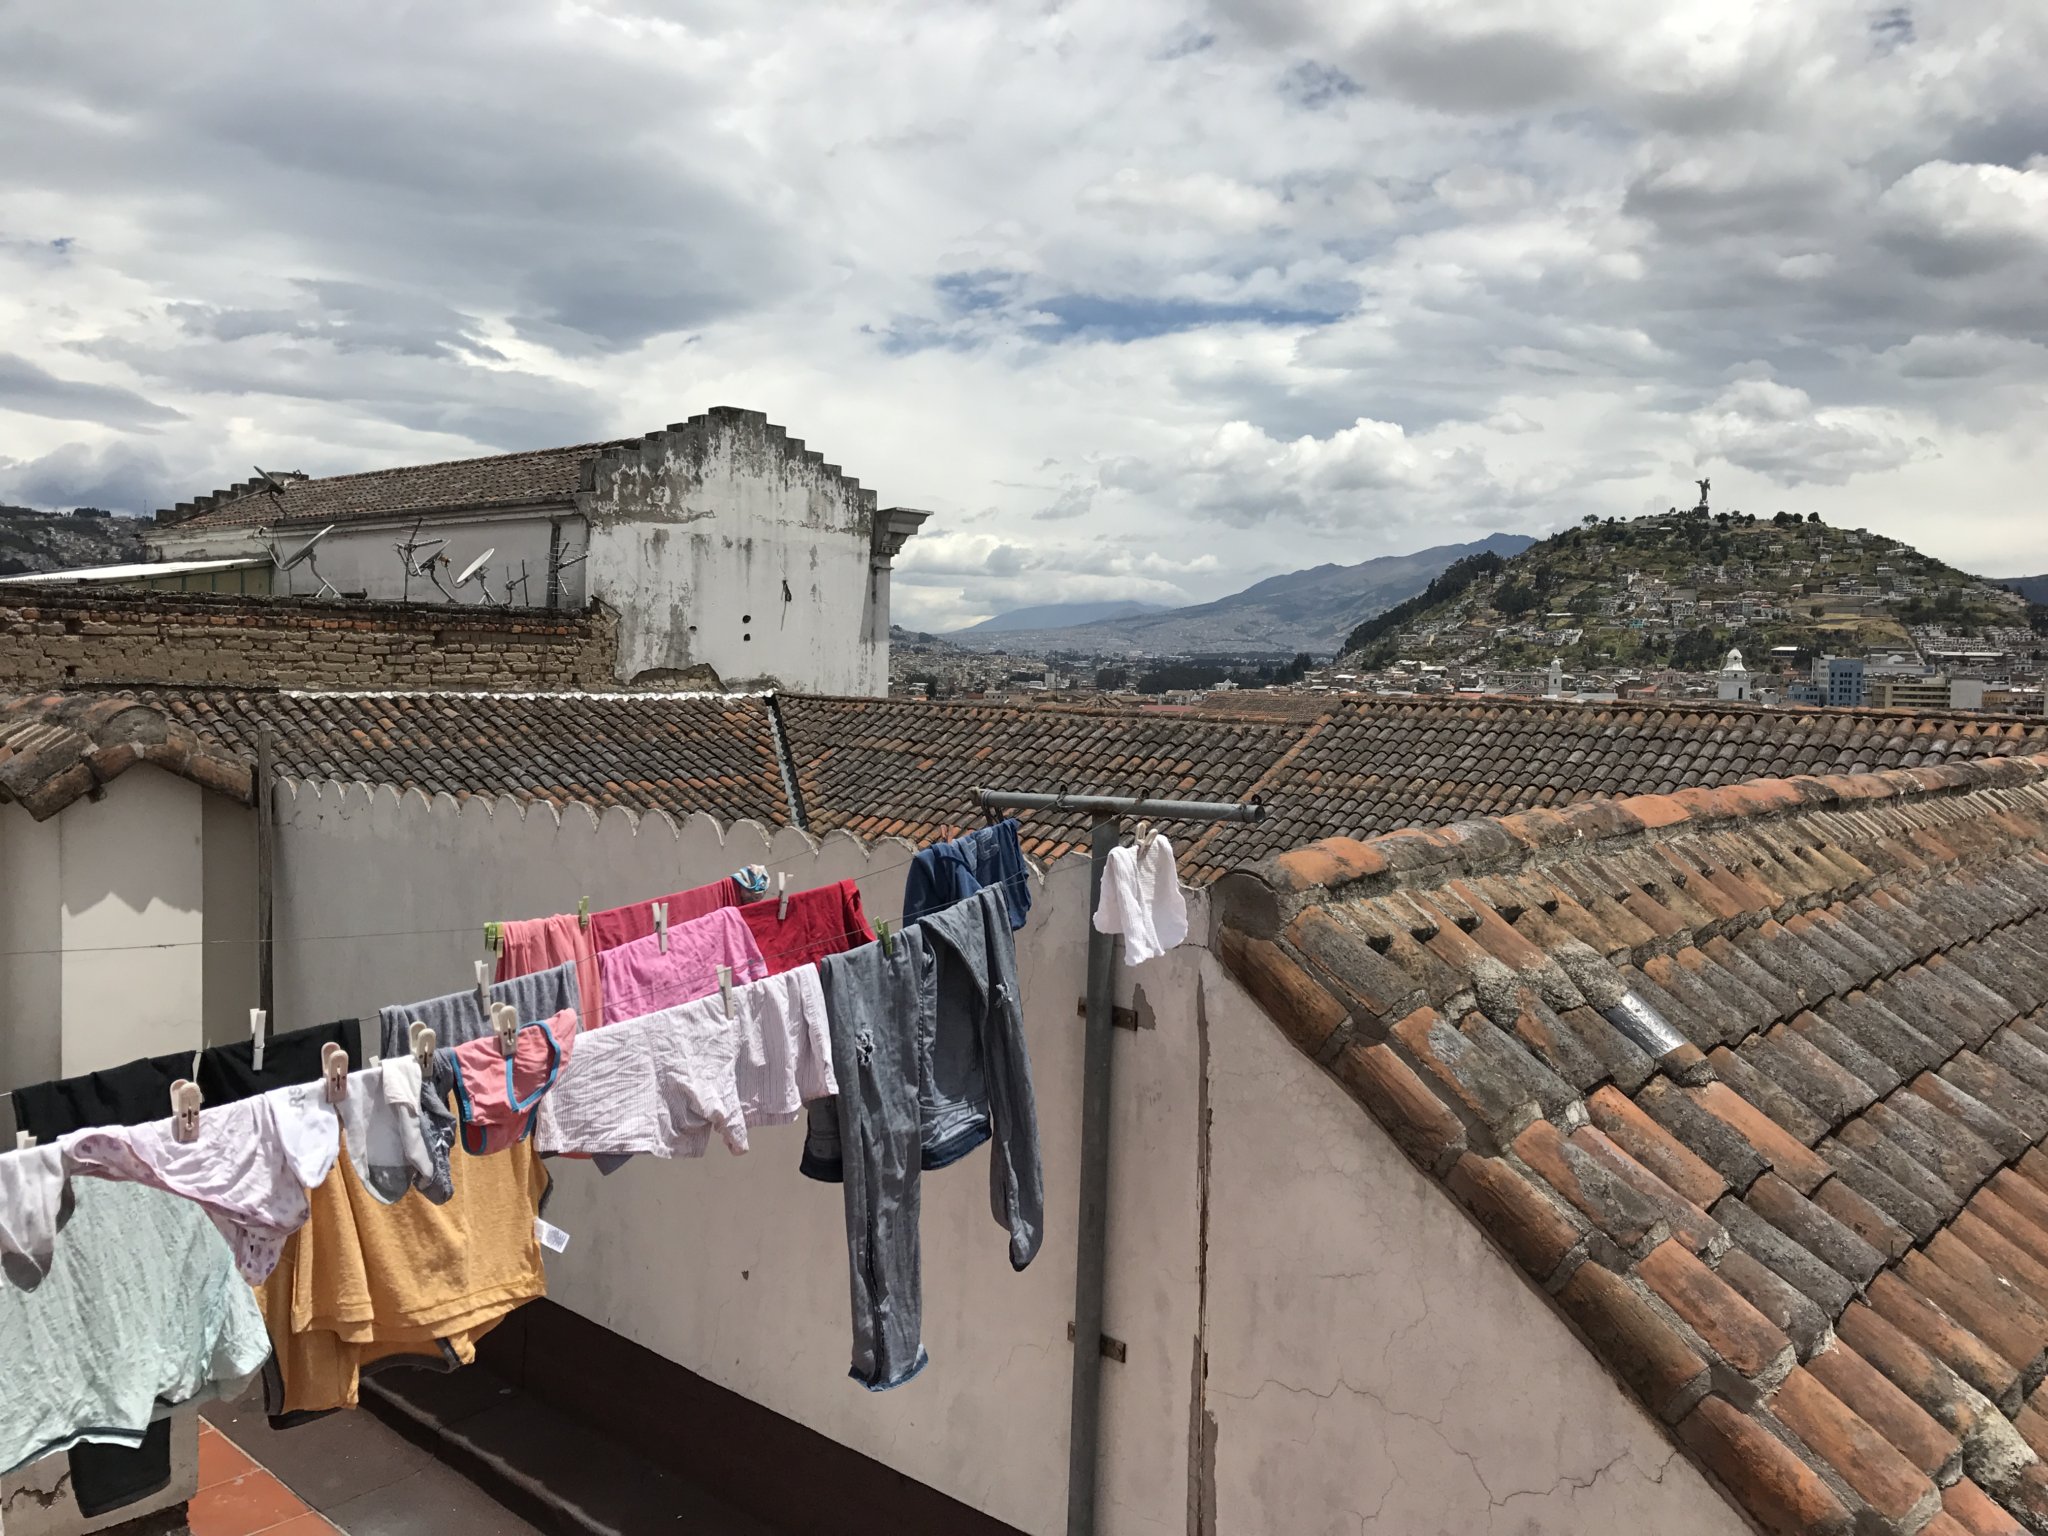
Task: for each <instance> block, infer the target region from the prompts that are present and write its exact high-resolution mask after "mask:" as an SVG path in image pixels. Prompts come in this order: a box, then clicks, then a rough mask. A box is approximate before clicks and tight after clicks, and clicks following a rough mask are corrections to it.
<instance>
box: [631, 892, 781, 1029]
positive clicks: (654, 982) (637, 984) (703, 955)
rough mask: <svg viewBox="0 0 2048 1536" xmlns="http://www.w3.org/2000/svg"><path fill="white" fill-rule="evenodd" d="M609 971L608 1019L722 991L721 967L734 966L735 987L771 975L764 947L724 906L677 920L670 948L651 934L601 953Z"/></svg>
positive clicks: (670, 935)
mask: <svg viewBox="0 0 2048 1536" xmlns="http://www.w3.org/2000/svg"><path fill="white" fill-rule="evenodd" d="M597 965H598V969H599V970H600V971H601V972H602V973H603V975H604V995H605V1015H604V1017H605V1022H606V1023H608V1024H609V1023H617V1022H618V1021H619V1020H621V1019H639V1018H645V1017H646V1016H647V1015H648V1014H650V1013H659V1012H660V1011H661V1010H662V1009H664V1008H675V1007H679V1006H680V1005H682V1004H684V1003H687V1002H692V1001H694V1000H696V999H697V998H700V997H708V996H710V995H711V994H712V993H713V992H716V991H717V990H718V968H719V967H720V966H721V965H729V966H731V967H732V979H733V985H734V986H739V985H742V984H743V983H746V982H749V981H758V980H759V979H760V978H761V977H763V976H765V975H767V974H768V966H767V962H766V961H764V960H763V959H762V958H761V946H760V945H759V944H757V943H755V942H754V935H753V931H752V930H751V929H750V928H749V927H748V926H747V924H746V921H745V920H744V919H743V918H742V917H741V916H740V914H739V912H738V911H736V910H735V909H734V908H732V907H720V908H719V909H718V910H717V911H714V912H708V913H706V914H705V915H704V916H703V917H699V918H695V919H693V920H691V921H690V922H687V923H684V924H682V925H680V926H677V925H676V924H675V923H673V922H671V923H670V925H669V930H668V949H667V951H666V952H664V951H663V950H662V947H661V941H660V939H658V938H657V937H656V936H655V935H653V934H651V933H650V934H649V935H648V936H647V937H646V938H644V939H635V940H633V942H632V943H630V944H621V945H620V946H619V947H618V948H617V949H608V950H605V951H604V952H603V953H602V954H600V955H599V956H598V957H597Z"/></svg>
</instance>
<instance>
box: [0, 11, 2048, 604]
mask: <svg viewBox="0 0 2048 1536" xmlns="http://www.w3.org/2000/svg"><path fill="white" fill-rule="evenodd" d="M2044 74H2048V6H2042V5H2040V4H2037V3H2029V0H1947V3H1945V4H1943V5H1941V6H1933V5H1926V6H1921V5H1917V4H1916V5H1911V6H1908V5H1851V4H1841V3H1837V0H1775V3H1770V4H1758V3H1744V0H1671V3H1668V4H1665V5H1661V6H1656V7H1645V6H1642V5H1640V4H1638V3H1635V0H1216V3H1213V4H1207V5H1203V4H1196V3H1175V0H1082V3H1078V4H1059V3H1047V4H1039V5H1025V4H1010V3H1006V0H988V3H976V4H963V3H952V0H922V3H919V4H915V5H891V4H883V3H877V4H863V5H855V6H847V5H817V6H809V5H800V4H780V5H762V4H759V3H740V0H711V3H704V4H676V5H656V4H641V5H634V4H626V3H619V4H609V3H592V4H559V5H546V4H531V3H527V0H488V3H482V0H436V3H433V4H395V3H378V0H349V3H347V4H321V3H309V4H301V5H290V6H279V5H276V4H274V3H270V0H247V3H233V0H193V3H191V4H180V5H161V4H158V5H145V4H142V3H139V0H136V3H122V4H113V3H102V0H67V3H66V4H64V5H61V6H56V5H41V6H37V5H21V6H11V7H4V8H0V501H19V502H26V503H30V504H33V505H40V506H56V507H64V506H70V505H73V504H76V503H89V504H99V505H108V506H113V507H115V508H117V509H122V510H133V509H143V508H153V507H155V506H158V505H163V504H167V503H169V502H171V501H174V500H178V499H182V498H185V497H189V496H191V495H193V494H194V493H196V492H200V491H204V490H207V489H210V488H212V487H213V486H215V485H217V484H223V483H226V482H228V481H231V480H235V479H239V478H242V477H243V476H245V475H246V474H247V473H248V471H249V467H250V466H251V465H252V464H262V465H264V466H265V467H267V468H289V469H303V470H306V471H309V472H312V473H316V474H317V473H333V472H340V471H346V470H354V469H364V468H374V467H377V466H380V465H384V464H390V463H403V462H418V461H425V460H432V459H443V458H456V457H466V456H469V455H472V454H479V453H489V452H500V451H507V450H512V449H518V448H527V447H539V446H547V445H554V444H559V443H566V442H575V441H580V440H585V439H590V438H598V437H605V436H612V435H623V434H628V433H633V432H638V431H645V430H648V429H650V428H653V427H657V426H660V425H662V424H664V423H666V422H670V421H676V420H680V419H681V418H682V417H684V416H687V415H690V414H692V413H693V412H696V411H700V410H702V409H704V408H705V407H707V406H710V405H715V404H723V405H740V406H746V407H750V408H753V409H758V410H763V411H766V412H767V413H768V415H769V417H770V419H772V420H774V421H777V422H780V423H783V424H785V425H786V426H787V427H789V429H790V430H791V431H792V432H793V433H796V434H798V435H800V436H802V437H804V438H806V439H807V440H808V441H809V442H810V443H811V445H812V446H814V447H817V448H819V449H822V450H823V451H824V452H825V454H826V455H827V456H828V457H829V458H831V459H833V460H835V461H836V462H838V463H840V464H842V465H844V466H845V467H846V469H847V470H848V471H849V472H850V473H852V474H855V475H858V476H859V477H860V478H861V479H862V480H863V481H864V482H865V483H867V484H869V485H871V486H874V487H876V488H877V489H878V490H879V492H880V494H881V497H882V500H883V503H884V504H885V505H888V504H902V505H909V506H922V507H929V508H932V509H934V510H935V511H937V512H938V513H939V514H940V515H939V516H938V517H936V518H934V520H933V522H932V523H931V524H930V525H928V531H927V532H926V533H924V534H923V535H921V536H920V537H919V538H918V539H916V540H915V541H914V542H913V544H912V546H911V549H910V551H909V552H908V553H907V554H906V555H905V557H904V559H903V561H902V562H901V567H900V574H899V584H898V588H897V593H898V596H897V606H898V612H899V615H900V617H901V618H902V619H904V620H905V621H906V622H910V623H914V624H919V625H924V626H928V627H946V626H949V625H951V624H953V623H955V622H964V621H968V620H971V619H973V618H976V617H979V616H983V615H986V614H988V613H990V612H993V611H995V610H997V609H999V608H1001V607H1005V606H1013V605H1015V604H1017V603H1022V602H1035V601H1047V600H1054V599H1062V598H1066V599H1076V598H1092V597H1143V598H1150V599H1152V600H1155V601H1163V602H1175V601H1186V600H1200V599H1205V598H1209V597H1213V596H1218V595H1221V594H1222V593H1225V592H1228V591H1232V590H1235V589H1236V588H1238V587H1241V586H1243V585H1245V584H1246V583H1247V582H1248V581H1250V580H1253V579H1256V578H1257V577H1260V576H1264V575H1270V574H1272V573H1274V572H1276V571H1281V570H1287V569H1292V568H1294V567H1298V566H1303V565H1310V564H1316V563H1320V562H1323V561H1332V560H1334V561H1344V562H1349V561H1355V560H1361V559H1364V558H1367V557H1369V556H1372V555H1376V554H1386V553H1393V552H1399V551H1405V550H1409V549H1414V548H1418V547H1421V546H1424V545H1428V544H1435V543H1444V542H1449V541H1452V540H1459V539H1465V538H1471V537H1477V536H1479V535H1481V534H1484V533H1486V532H1488V531H1491V530H1494V529H1512V530H1524V531H1531V532H1540V531H1543V530H1545V529H1549V528H1554V527H1556V526H1559V525H1561V524H1563V523H1566V522H1570V521H1574V520H1576V519H1577V518H1579V517H1581V516H1583V515H1584V514H1585V513H1587V512H1598V513H1601V514H1609V513H1615V514H1633V513H1639V512H1643V511H1649V510H1661V509H1662V508H1664V507H1666V506H1669V505H1671V504H1673V503H1676V502H1680V501H1685V500H1689V499H1690V497H1691V491H1692V480H1693V479H1694V477H1695V476H1697V475H1711V476H1712V477H1713V480H1714V486H1715V502H1716V505H1717V506H1722V507H1732V508H1740V509H1743V510H1747V511H1755V512H1763V513H1769V512H1772V511H1776V510H1779V509H1780V508H1789V509H1796V510H1800V511H1806V510H1819V511H1820V512H1821V513H1822V515H1823V516H1824V517H1826V518H1828V519H1829V520H1830V521H1839V522H1844V523H1848V524H1852V525H1860V526H1866V527H1871V528H1876V529H1880V530H1883V531H1885V532H1889V533H1893V534H1896V535H1898V536H1900V537H1903V538H1907V539H1910V540H1913V541H1914V542H1916V543H1919V544H1920V545H1922V546H1923V547H1924V548H1926V549H1928V550H1930V551H1931V552H1933V553H1936V554H1939V555H1942V556H1944V557H1946V558H1948V559H1951V560H1954V561H1956V562H1957V563H1959V564H1962V565H1965V566H1967V567H1971V568H1974V569H1978V570H1984V571H1990V572H1993V573H1998V574H2006V573H2017V572H2019V571H2022V570H2024V571H2026V572H2033V571H2037V570H2044V569H2048V509H2044V496H2043V486H2044V484H2048V446H2044V433H2043V430H2042V426H2043V423H2044V421H2048V412H2044V405H2048V92H2044V91H2043V89H2042V87H2041V81H2042V79H2043V78H2044Z"/></svg>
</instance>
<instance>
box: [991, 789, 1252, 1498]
mask: <svg viewBox="0 0 2048 1536" xmlns="http://www.w3.org/2000/svg"><path fill="white" fill-rule="evenodd" d="M974 798H975V800H976V802H977V803H978V804H979V805H980V807H981V808H982V810H983V811H985V812H989V813H991V814H993V813H994V812H996V811H1085V812H1087V813H1088V814H1089V815H1090V816H1091V817H1093V818H1094V824H1093V826H1092V827H1091V829H1090V831H1089V838H1088V851H1089V871H1088V911H1089V914H1090V917H1091V921H1090V923H1089V925H1088V995H1087V997H1086V999H1085V1000H1084V1002H1083V1005H1082V1007H1083V1013H1084V1017H1085V1018H1086V1019H1087V1021H1088V1022H1087V1024H1086V1025H1085V1026H1084V1030H1085V1033H1084V1036H1083V1040H1082V1063H1083V1064H1082V1071H1081V1201H1080V1212H1079V1215H1078V1217H1077V1219H1076V1221H1075V1224H1074V1240H1075V1246H1076V1256H1075V1263H1074V1320H1073V1322H1072V1324H1071V1325H1070V1332H1069V1335H1068V1336H1069V1337H1070V1338H1073V1339H1094V1340H1099V1341H1101V1347H1099V1348H1095V1349H1086V1348H1082V1347H1080V1346H1079V1345H1078V1344H1077V1345H1076V1346H1075V1349H1074V1394H1073V1407H1072V1419H1071V1433H1070V1435H1069V1437H1068V1452H1067V1536H1095V1492H1096V1472H1097V1467H1098V1463H1099V1461H1100V1452H1101V1443H1102V1360H1103V1355H1104V1354H1105V1353H1106V1352H1109V1350H1110V1346H1111V1345H1115V1346H1116V1350H1115V1352H1114V1354H1113V1355H1112V1358H1114V1359H1117V1360H1122V1359H1123V1349H1122V1345H1121V1342H1120V1341H1118V1340H1114V1339H1110V1338H1109V1337H1108V1336H1107V1335H1106V1334H1104V1333H1103V1331H1102V1290H1103V1280H1104V1277H1105V1275H1106V1274H1107V1272H1108V1262H1109V1135H1110V1074H1111V1069H1112V1068H1113V1066H1114V1065H1115V1057H1114V1054H1113V1052H1112V1051H1111V1049H1110V1046H1111V1043H1112V1041H1113V1040H1114V1038H1115V1027H1116V1022H1117V1021H1116V1014H1117V1013H1118V1012H1123V1011H1128V1010H1119V1009H1117V1008H1116V1007H1115V985H1116V937H1115V936H1114V935H1113V934H1107V933H1098V932H1096V930H1095V925H1094V923H1093V921H1092V917H1093V914H1094V912H1095V909H1096V908H1097V907H1098V906H1100V905H1101V902H1102V871H1103V867H1104V866H1105V865H1106V864H1107V863H1108V862H1109V850H1110V849H1112V848H1114V847H1115V846H1116V845H1117V840H1118V838H1119V837H1121V836H1122V833H1123V827H1122V818H1123V817H1126V816H1141V817H1144V818H1146V819H1148V820H1159V821H1244V822H1252V821H1262V820H1264V819H1265V815H1266V808H1265V807H1264V806H1263V805H1261V804H1259V802H1258V801H1256V800H1254V801H1251V802H1250V803H1248V804H1244V805H1238V804H1234V803H1230V802H1227V801H1214V800H1155V799H1153V798H1152V797H1151V796H1150V795H1133V796H1121V795H1065V794H1060V795H1046V794H1026V793H1014V794H1013V793H1011V792H1010V791H1008V790H999V789H977V790H976V791H975V792H974ZM1132 1022H1133V1023H1135V1022H1136V1021H1135V1020H1133V1021H1132Z"/></svg>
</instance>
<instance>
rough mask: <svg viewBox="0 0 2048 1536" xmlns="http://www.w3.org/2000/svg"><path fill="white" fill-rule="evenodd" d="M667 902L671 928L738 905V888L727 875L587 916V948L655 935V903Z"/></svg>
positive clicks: (792, 901) (598, 948) (614, 946)
mask: <svg viewBox="0 0 2048 1536" xmlns="http://www.w3.org/2000/svg"><path fill="white" fill-rule="evenodd" d="M656 901H665V902H667V903H668V925H669V927H671V928H674V927H676V926H677V925H679V924H682V923H687V922H688V921H690V919H691V918H693V917H707V916H709V915H710V914H711V913H713V912H716V911H717V910H718V909H719V908H720V907H736V906H738V905H739V904H740V894H739V887H738V886H737V885H735V884H734V883H733V881H732V879H731V877H730V876H728V877H727V878H726V879H723V880H714V881H712V882H711V884H709V885H700V886H698V887H697V888H696V889H695V890H694V891H677V892H676V893H675V894H674V895H673V896H657V897H655V898H653V900H650V901H636V902H634V903H633V905H631V906H630V907H613V908H612V909H611V910H610V911H609V912H593V913H591V914H590V947H591V949H592V950H594V951H599V952H602V951H604V950H607V949H617V948H618V947H619V946H620V945H621V944H630V943H632V942H633V941H634V940H635V939H644V938H646V937H647V936H648V935H649V934H651V933H652V932H654V903H655V902H656ZM789 905H790V910H791V911H792V912H794V911H795V910H796V898H795V897H794V896H792V897H791V898H790V901H789Z"/></svg>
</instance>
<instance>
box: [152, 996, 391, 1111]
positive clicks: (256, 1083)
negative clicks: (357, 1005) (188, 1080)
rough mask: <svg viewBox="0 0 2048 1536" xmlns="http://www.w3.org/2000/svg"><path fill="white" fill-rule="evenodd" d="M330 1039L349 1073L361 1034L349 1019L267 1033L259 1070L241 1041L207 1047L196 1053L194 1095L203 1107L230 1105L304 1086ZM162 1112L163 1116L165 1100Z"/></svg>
mask: <svg viewBox="0 0 2048 1536" xmlns="http://www.w3.org/2000/svg"><path fill="white" fill-rule="evenodd" d="M330 1040H331V1041H333V1042H334V1043H335V1044H337V1045H339V1046H340V1047H341V1048H342V1049H343V1050H345V1051H347V1052H348V1066H349V1070H350V1071H351V1072H353V1071H355V1070H357V1069H358V1068H360V1067H361V1066H362V1065H363V1030H362V1026H361V1025H360V1024H359V1023H358V1022H357V1021H356V1020H354V1019H337V1020H336V1021H335V1022H334V1023H332V1024H315V1025H313V1026H312V1027H311V1028H310V1029H294V1030H290V1031H288V1032H286V1033H284V1034H281V1035H272V1036H271V1037H270V1041H269V1043H268V1044H267V1045H265V1046H264V1047H263V1070H262V1071H261V1072H258V1071H257V1070H256V1066H255V1047H254V1046H253V1045H252V1044H251V1042H249V1041H247V1040H237V1041H236V1042H235V1043H234V1044H233V1045H214V1046H208V1047H207V1048H206V1049H205V1050H203V1051H201V1052H200V1053H199V1091H200V1093H201V1094H202V1095H203V1096H204V1098H203V1102H204V1103H206V1104H232V1103H234V1102H235V1101H236V1100H237V1099H253V1098H255V1097H256V1095H257V1094H259V1093H268V1092H270V1090H271V1089H273V1088H290V1087H292V1086H293V1085H294V1084H297V1083H310V1082H312V1081H313V1079H314V1078H316V1077H318V1076H319V1075H320V1049H321V1047H322V1046H324V1045H326V1044H327V1043H328V1042H329V1041H330ZM166 1106H167V1107H166V1109H165V1111H164V1112H165V1113H168V1112H169V1110H168V1101H166Z"/></svg>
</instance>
